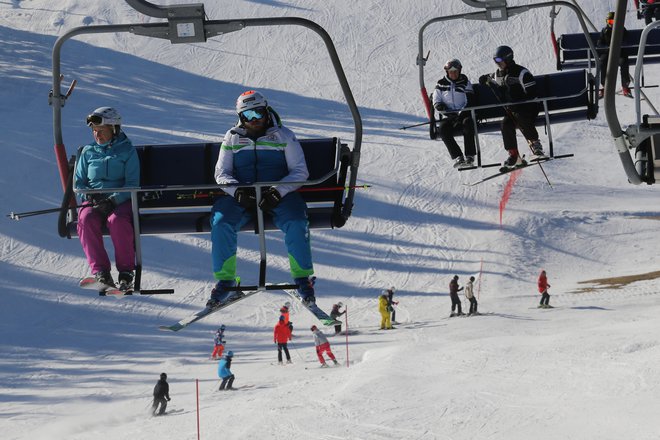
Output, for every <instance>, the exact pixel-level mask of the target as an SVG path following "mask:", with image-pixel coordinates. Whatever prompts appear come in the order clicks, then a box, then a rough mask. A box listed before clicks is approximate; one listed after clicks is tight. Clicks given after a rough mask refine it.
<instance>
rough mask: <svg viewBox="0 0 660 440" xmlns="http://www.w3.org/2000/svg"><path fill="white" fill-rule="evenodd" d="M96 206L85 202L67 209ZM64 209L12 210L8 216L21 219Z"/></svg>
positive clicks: (17, 219)
mask: <svg viewBox="0 0 660 440" xmlns="http://www.w3.org/2000/svg"><path fill="white" fill-rule="evenodd" d="M92 206H94V205H93V204H87V205H85V204H83V205H76V206H71V207H67V208H65V209H71V208H88V207H92ZM59 211H62V208H50V209H41V210H39V211H27V212H10V213H9V214H7V217H9V218H10V219H12V220H16V221H19V220H20V219H21V218H23V217H32V216H35V215H41V214H50V213H52V212H59Z"/></svg>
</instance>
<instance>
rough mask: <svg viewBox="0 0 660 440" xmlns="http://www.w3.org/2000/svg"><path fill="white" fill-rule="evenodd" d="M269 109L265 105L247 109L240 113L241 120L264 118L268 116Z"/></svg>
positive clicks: (249, 120)
mask: <svg viewBox="0 0 660 440" xmlns="http://www.w3.org/2000/svg"><path fill="white" fill-rule="evenodd" d="M266 114H267V110H266V108H265V107H259V108H253V109H250V110H245V111H243V112H241V113H240V114H239V116H240V117H241V120H242V121H244V122H251V121H256V120H257V119H263V118H265V117H266Z"/></svg>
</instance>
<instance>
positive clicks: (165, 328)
mask: <svg viewBox="0 0 660 440" xmlns="http://www.w3.org/2000/svg"><path fill="white" fill-rule="evenodd" d="M158 330H160V331H164V332H175V331H177V330H180V329H179V328H178V326H176V325H161V326H158Z"/></svg>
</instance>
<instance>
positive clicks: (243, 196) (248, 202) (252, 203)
mask: <svg viewBox="0 0 660 440" xmlns="http://www.w3.org/2000/svg"><path fill="white" fill-rule="evenodd" d="M234 197H235V198H236V201H237V202H238V203H239V204H240V205H241V206H242V207H243V208H245V209H246V210H248V211H250V210H252V209H254V208H255V207H256V206H257V192H256V190H255V189H254V188H253V187H251V186H241V187H239V188H236V192H235V193H234Z"/></svg>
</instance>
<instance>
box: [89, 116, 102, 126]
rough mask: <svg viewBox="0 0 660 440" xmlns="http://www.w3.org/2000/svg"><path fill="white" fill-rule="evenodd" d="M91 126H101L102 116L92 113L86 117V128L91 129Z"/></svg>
mask: <svg viewBox="0 0 660 440" xmlns="http://www.w3.org/2000/svg"><path fill="white" fill-rule="evenodd" d="M92 125H103V116H101V115H97V114H94V113H92V114H91V115H89V116H87V126H88V127H91V126H92Z"/></svg>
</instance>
